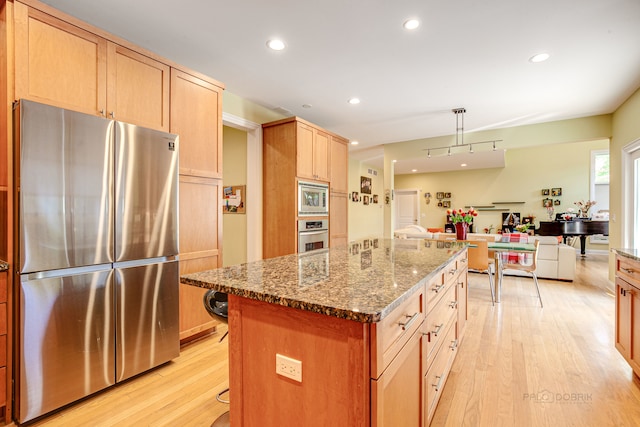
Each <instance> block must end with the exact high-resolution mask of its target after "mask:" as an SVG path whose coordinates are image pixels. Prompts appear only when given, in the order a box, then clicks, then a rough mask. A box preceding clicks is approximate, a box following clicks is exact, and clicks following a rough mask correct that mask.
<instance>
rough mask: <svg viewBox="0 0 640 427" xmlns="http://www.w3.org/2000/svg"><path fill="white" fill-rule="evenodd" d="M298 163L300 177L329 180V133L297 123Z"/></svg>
mask: <svg viewBox="0 0 640 427" xmlns="http://www.w3.org/2000/svg"><path fill="white" fill-rule="evenodd" d="M297 127H298V129H297V147H296V164H297V176H298V178H306V179H312V180H318V181H325V182H328V181H329V139H330V136H329V134H328V133H326V132H323V131H322V130H320V129H318V128H315V127H312V126H309V125H307V124H306V123H302V122H300V121H299V122H298V123H297Z"/></svg>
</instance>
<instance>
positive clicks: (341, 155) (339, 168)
mask: <svg viewBox="0 0 640 427" xmlns="http://www.w3.org/2000/svg"><path fill="white" fill-rule="evenodd" d="M330 158H331V168H330V170H331V191H332V192H335V193H348V190H347V181H348V175H349V169H348V166H349V165H348V162H349V150H348V148H347V140H346V139H344V138H340V137H337V136H335V135H331V157H330Z"/></svg>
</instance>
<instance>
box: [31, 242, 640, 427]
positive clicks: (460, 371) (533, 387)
mask: <svg viewBox="0 0 640 427" xmlns="http://www.w3.org/2000/svg"><path fill="white" fill-rule="evenodd" d="M487 286H488V285H487V276H486V275H480V274H474V273H470V274H469V322H468V323H467V330H466V335H465V339H464V341H463V342H462V345H461V347H460V349H459V353H458V356H457V358H456V360H455V362H454V365H453V368H452V371H451V374H450V376H449V379H448V380H447V383H446V386H445V388H444V392H443V395H442V399H441V401H440V403H439V405H438V408H437V410H436V412H435V417H434V420H433V422H432V424H431V425H432V426H598V427H600V426H638V425H640V387H639V384H638V381H637V379H634V377H633V374H632V372H631V368H630V367H629V366H628V365H627V364H626V362H625V361H624V360H623V359H622V356H620V355H619V354H618V352H617V351H616V350H615V348H614V342H613V337H614V296H613V294H611V293H610V292H609V291H607V290H606V289H607V288H608V287H609V286H610V285H609V282H608V279H607V255H592V254H589V255H588V256H587V258H586V259H582V258H578V269H577V280H576V281H574V282H573V283H571V282H558V281H552V280H540V292H541V294H542V298H543V301H544V308H540V306H539V302H538V299H537V295H536V292H535V287H534V285H533V281H532V279H527V278H516V277H505V279H504V285H503V290H502V302H501V303H500V304H496V305H495V306H492V305H491V301H490V294H489V290H488V288H487ZM224 330H225V327H224V326H221V328H220V332H219V333H217V334H216V335H215V336H213V337H211V338H208V339H205V340H202V341H199V342H197V343H194V344H191V345H189V346H187V347H185V348H183V351H182V353H181V355H180V357H179V358H178V359H176V360H175V361H173V362H171V363H169V364H167V365H165V366H163V367H161V368H159V369H156V370H154V371H153V372H151V373H148V374H146V375H143V376H141V377H139V378H136V379H134V380H132V381H128V382H126V383H125V384H122V385H119V386H117V387H115V388H113V389H111V390H108V391H106V392H103V393H100V394H99V395H97V396H94V397H91V398H89V399H86V400H85V401H83V402H80V403H78V404H75V405H73V406H71V407H69V408H67V409H64V410H62V411H60V412H58V413H56V414H54V415H52V416H49V417H47V418H46V419H44V420H41V421H39V422H37V423H34V424H32V425H33V426H115V425H117V426H134V425H135V426H209V425H210V424H211V422H212V421H213V420H214V419H215V418H216V417H217V416H218V415H220V414H221V413H223V412H224V411H226V410H227V409H228V406H227V405H224V404H222V403H218V402H217V401H216V400H215V394H216V393H217V392H218V391H220V390H222V389H224V388H225V387H226V386H227V384H228V382H227V371H228V365H227V360H226V352H227V340H226V339H225V340H224V341H223V342H222V343H218V338H219V337H220V336H221V334H222V333H224ZM332 427H333V426H332Z"/></svg>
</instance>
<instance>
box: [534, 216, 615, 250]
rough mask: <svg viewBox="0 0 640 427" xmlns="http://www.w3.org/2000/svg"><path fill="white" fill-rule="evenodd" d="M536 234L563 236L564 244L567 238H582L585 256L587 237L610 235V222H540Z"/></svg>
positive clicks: (578, 219) (581, 247) (587, 220)
mask: <svg viewBox="0 0 640 427" xmlns="http://www.w3.org/2000/svg"><path fill="white" fill-rule="evenodd" d="M536 234H539V235H541V236H562V238H563V240H564V242H565V243H566V242H567V237H569V236H578V237H580V254H581V255H584V254H585V250H584V248H585V244H586V241H587V236H592V235H594V234H603V235H605V236H608V235H609V221H591V220H589V219H581V218H574V219H572V220H570V221H557V220H556V221H540V228H539V229H537V230H536Z"/></svg>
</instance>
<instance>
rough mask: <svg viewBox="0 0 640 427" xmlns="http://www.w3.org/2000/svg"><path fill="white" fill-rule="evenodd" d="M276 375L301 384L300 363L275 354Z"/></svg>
mask: <svg viewBox="0 0 640 427" xmlns="http://www.w3.org/2000/svg"><path fill="white" fill-rule="evenodd" d="M276 374H278V375H282V376H284V377H287V378H291V379H292V380H294V381H298V382H300V383H301V382H302V362H301V361H300V360H296V359H292V358H290V357H287V356H283V355H282V354H278V353H276Z"/></svg>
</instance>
